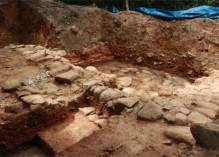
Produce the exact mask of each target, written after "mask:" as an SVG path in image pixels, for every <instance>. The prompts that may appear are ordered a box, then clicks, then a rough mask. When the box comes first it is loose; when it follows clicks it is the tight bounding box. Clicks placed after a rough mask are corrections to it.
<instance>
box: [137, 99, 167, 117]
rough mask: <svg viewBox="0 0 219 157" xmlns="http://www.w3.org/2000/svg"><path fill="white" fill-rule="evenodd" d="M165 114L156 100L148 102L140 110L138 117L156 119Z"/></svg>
mask: <svg viewBox="0 0 219 157" xmlns="http://www.w3.org/2000/svg"><path fill="white" fill-rule="evenodd" d="M162 116H163V113H162V111H161V108H160V107H159V106H158V105H157V104H155V103H154V102H148V103H147V104H145V105H144V106H143V108H142V109H141V110H140V111H138V118H140V119H144V120H151V121H156V120H158V119H160V118H161V117H162Z"/></svg>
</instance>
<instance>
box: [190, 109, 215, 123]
mask: <svg viewBox="0 0 219 157" xmlns="http://www.w3.org/2000/svg"><path fill="white" fill-rule="evenodd" d="M188 120H189V121H190V122H191V123H207V122H211V121H212V120H211V119H210V118H208V117H206V116H204V115H203V114H200V113H199V112H197V111H193V112H191V113H190V114H189V115H188Z"/></svg>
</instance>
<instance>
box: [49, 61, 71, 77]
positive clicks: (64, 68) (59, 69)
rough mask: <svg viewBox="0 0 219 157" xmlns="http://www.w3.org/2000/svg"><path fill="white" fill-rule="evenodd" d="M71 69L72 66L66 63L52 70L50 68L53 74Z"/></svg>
mask: <svg viewBox="0 0 219 157" xmlns="http://www.w3.org/2000/svg"><path fill="white" fill-rule="evenodd" d="M69 69H70V66H69V65H66V64H64V65H60V66H58V67H56V68H53V69H52V70H50V72H49V74H50V75H51V76H56V75H58V74H61V73H64V72H67V71H69Z"/></svg>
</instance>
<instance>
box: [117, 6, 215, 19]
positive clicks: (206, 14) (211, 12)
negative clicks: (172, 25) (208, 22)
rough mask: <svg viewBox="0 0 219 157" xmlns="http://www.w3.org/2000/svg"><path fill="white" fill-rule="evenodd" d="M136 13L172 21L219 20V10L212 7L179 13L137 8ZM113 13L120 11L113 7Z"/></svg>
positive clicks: (180, 11) (201, 7)
mask: <svg viewBox="0 0 219 157" xmlns="http://www.w3.org/2000/svg"><path fill="white" fill-rule="evenodd" d="M134 10H135V11H138V12H141V13H143V14H149V15H154V16H160V17H165V18H171V19H191V18H212V19H218V18H219V8H218V7H212V6H206V5H203V6H199V7H195V8H191V9H187V10H179V11H170V10H163V9H155V8H145V7H139V8H135V9H134ZM113 12H114V13H117V12H119V10H118V9H117V8H116V7H113Z"/></svg>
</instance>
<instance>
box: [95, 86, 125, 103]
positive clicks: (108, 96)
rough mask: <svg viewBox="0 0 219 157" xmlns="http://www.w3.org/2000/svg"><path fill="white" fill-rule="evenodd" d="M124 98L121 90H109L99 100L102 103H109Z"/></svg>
mask: <svg viewBox="0 0 219 157" xmlns="http://www.w3.org/2000/svg"><path fill="white" fill-rule="evenodd" d="M122 96H123V92H121V91H120V90H118V89H112V88H108V89H107V90H105V91H103V92H102V93H101V94H100V98H99V99H100V101H101V102H108V101H110V100H114V99H117V98H121V97H122Z"/></svg>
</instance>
